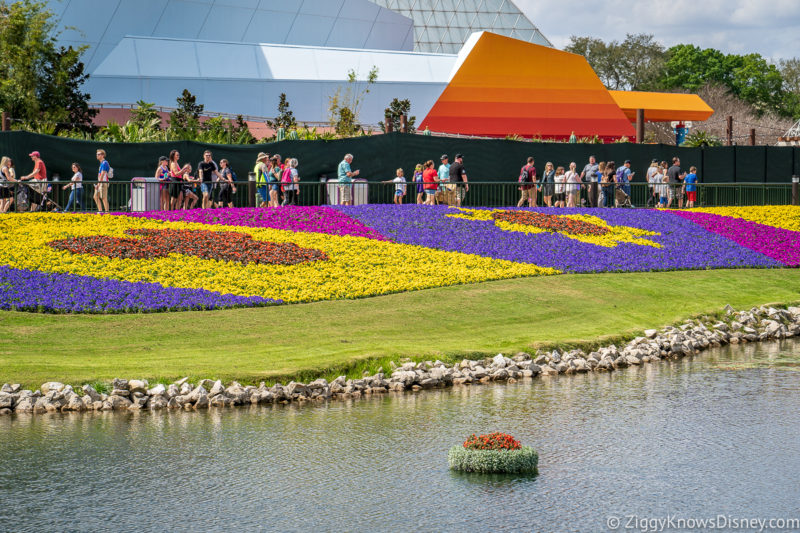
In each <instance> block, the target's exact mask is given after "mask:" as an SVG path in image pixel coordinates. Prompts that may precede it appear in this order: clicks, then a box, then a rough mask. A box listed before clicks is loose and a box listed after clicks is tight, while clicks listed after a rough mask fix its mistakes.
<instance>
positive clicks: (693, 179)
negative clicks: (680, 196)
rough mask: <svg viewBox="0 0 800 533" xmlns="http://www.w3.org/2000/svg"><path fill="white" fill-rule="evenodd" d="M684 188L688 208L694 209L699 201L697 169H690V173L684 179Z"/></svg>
mask: <svg viewBox="0 0 800 533" xmlns="http://www.w3.org/2000/svg"><path fill="white" fill-rule="evenodd" d="M683 183H684V187H686V207H687V208H690V209H691V208H692V207H694V203H695V202H696V201H697V167H694V166H692V167H689V173H688V174H686V177H685V178H684V179H683Z"/></svg>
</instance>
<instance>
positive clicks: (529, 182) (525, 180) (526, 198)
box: [517, 157, 536, 207]
mask: <svg viewBox="0 0 800 533" xmlns="http://www.w3.org/2000/svg"><path fill="white" fill-rule="evenodd" d="M533 164H534V160H533V157H529V158H528V161H527V163H525V164H524V165H523V166H522V168H521V169H520V171H519V190H520V193H521V194H520V199H519V202H517V207H522V206H523V205H525V202H527V203H528V207H536V167H534V166H533Z"/></svg>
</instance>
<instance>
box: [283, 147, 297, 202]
mask: <svg viewBox="0 0 800 533" xmlns="http://www.w3.org/2000/svg"><path fill="white" fill-rule="evenodd" d="M296 161H297V159H295V158H293V157H292V158H287V159H286V163H285V165H284V166H285V168H284V169H283V174H281V183H282V184H283V203H282V204H281V205H284V206H286V205H297V190H296V187H297V186H296V185H295V183H297V181H299V178H298V173H297V163H296Z"/></svg>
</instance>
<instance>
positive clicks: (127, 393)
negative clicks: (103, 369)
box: [111, 389, 131, 398]
mask: <svg viewBox="0 0 800 533" xmlns="http://www.w3.org/2000/svg"><path fill="white" fill-rule="evenodd" d="M130 395H131V393H130V391H129V390H127V389H114V390H112V391H111V396H122V397H125V398H127V397H128V396H130Z"/></svg>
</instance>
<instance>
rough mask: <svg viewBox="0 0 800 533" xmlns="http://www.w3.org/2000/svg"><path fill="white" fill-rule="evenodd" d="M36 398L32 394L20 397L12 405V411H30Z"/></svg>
mask: <svg viewBox="0 0 800 533" xmlns="http://www.w3.org/2000/svg"><path fill="white" fill-rule="evenodd" d="M35 402H36V400H35V399H34V398H33V397H32V396H26V397H24V398H20V399H19V400H18V401H17V404H16V405H15V406H14V411H16V412H17V413H32V412H33V407H34V404H35Z"/></svg>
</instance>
